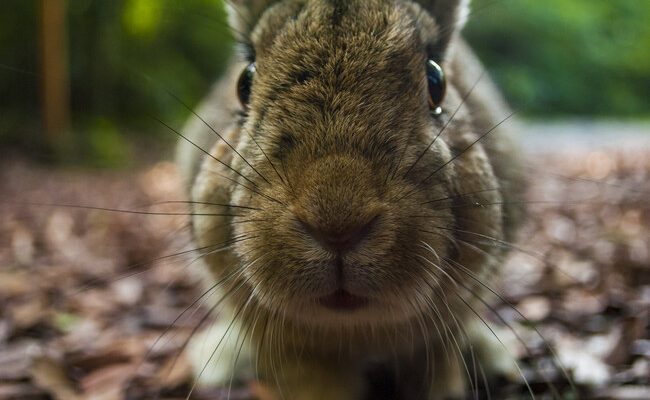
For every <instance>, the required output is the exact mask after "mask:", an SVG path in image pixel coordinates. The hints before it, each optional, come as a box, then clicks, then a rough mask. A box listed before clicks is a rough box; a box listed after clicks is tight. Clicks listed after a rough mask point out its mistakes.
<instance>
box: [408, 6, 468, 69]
mask: <svg viewBox="0 0 650 400" xmlns="http://www.w3.org/2000/svg"><path fill="white" fill-rule="evenodd" d="M414 1H415V2H416V3H418V4H419V5H420V6H421V7H422V8H424V9H425V10H426V11H428V12H429V14H430V15H431V16H432V17H433V18H434V19H435V21H436V24H437V25H438V29H439V32H438V35H439V37H438V40H437V43H436V44H435V45H434V46H433V48H432V49H430V50H431V52H432V53H434V54H433V55H434V56H436V57H437V58H439V59H443V58H444V56H445V55H446V54H447V52H448V47H449V44H450V42H451V41H452V39H453V37H454V36H456V35H458V33H459V32H460V30H461V29H462V28H463V26H464V25H465V22H467V17H468V15H469V3H470V0H414Z"/></svg>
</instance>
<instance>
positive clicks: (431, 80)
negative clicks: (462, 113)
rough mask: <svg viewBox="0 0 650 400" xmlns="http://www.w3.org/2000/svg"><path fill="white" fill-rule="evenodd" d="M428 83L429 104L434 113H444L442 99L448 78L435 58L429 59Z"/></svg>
mask: <svg viewBox="0 0 650 400" xmlns="http://www.w3.org/2000/svg"><path fill="white" fill-rule="evenodd" d="M427 83H428V85H429V105H430V106H431V110H432V111H433V113H434V114H436V115H439V114H440V113H442V108H440V105H441V104H442V100H443V99H444V98H445V91H446V90H447V80H446V79H445V73H444V72H443V71H442V68H440V65H438V63H436V62H435V61H433V60H427Z"/></svg>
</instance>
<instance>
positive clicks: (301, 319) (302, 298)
mask: <svg viewBox="0 0 650 400" xmlns="http://www.w3.org/2000/svg"><path fill="white" fill-rule="evenodd" d="M350 286H353V285H350ZM344 287H348V286H347V285H344V286H343V287H340V288H335V289H333V290H330V291H329V292H323V293H324V294H321V290H317V291H314V293H311V294H294V295H292V296H287V297H285V298H284V299H281V300H279V299H277V298H276V299H275V301H273V302H266V304H263V306H264V307H265V308H268V309H271V310H273V309H275V310H277V309H278V308H280V307H281V309H282V313H281V314H282V315H283V317H284V318H287V319H291V320H294V321H295V322H297V323H299V324H304V325H312V326H316V327H323V328H334V329H346V328H350V329H354V328H357V327H364V326H389V325H395V324H402V323H405V322H407V321H410V320H412V319H413V318H415V317H417V316H419V315H422V314H423V313H425V312H426V302H425V301H420V300H421V299H418V298H415V299H413V297H414V296H417V294H414V295H413V296H410V295H409V293H408V291H401V292H402V293H400V294H399V295H393V296H389V295H386V294H384V293H381V292H380V293H374V294H373V295H371V296H364V295H362V294H359V293H360V292H361V291H353V290H349V291H348V290H347V289H345V288H344ZM414 292H415V291H414ZM264 297H266V296H262V298H264ZM279 304H282V305H281V306H280V305H279Z"/></svg>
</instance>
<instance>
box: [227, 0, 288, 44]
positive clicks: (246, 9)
mask: <svg viewBox="0 0 650 400" xmlns="http://www.w3.org/2000/svg"><path fill="white" fill-rule="evenodd" d="M277 2H278V0H226V1H225V2H224V3H225V5H226V8H227V10H228V15H229V21H230V26H232V27H233V29H235V30H236V31H237V32H241V33H244V34H246V35H248V34H250V32H251V30H252V29H253V27H254V26H255V24H256V23H257V20H258V19H259V18H260V16H261V15H262V14H263V13H264V11H265V10H266V9H267V8H269V7H270V6H271V5H273V4H274V3H277Z"/></svg>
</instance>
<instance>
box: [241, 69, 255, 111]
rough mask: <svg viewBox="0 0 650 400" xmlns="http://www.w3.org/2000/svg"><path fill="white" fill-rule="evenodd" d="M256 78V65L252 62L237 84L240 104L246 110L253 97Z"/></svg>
mask: <svg viewBox="0 0 650 400" xmlns="http://www.w3.org/2000/svg"><path fill="white" fill-rule="evenodd" d="M254 76H255V63H254V62H252V63H250V64H248V66H246V68H244V70H243V71H242V73H241V75H240V76H239V81H238V82H237V97H239V102H240V103H241V105H242V106H243V107H244V108H246V107H248V102H249V101H250V97H251V86H252V85H253V77H254Z"/></svg>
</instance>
